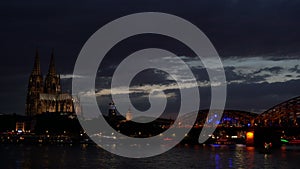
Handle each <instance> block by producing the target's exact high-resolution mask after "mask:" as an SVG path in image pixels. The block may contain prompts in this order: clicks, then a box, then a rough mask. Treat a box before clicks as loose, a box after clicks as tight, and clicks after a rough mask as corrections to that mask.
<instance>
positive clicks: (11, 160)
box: [0, 145, 300, 169]
mask: <svg viewBox="0 0 300 169" xmlns="http://www.w3.org/2000/svg"><path fill="white" fill-rule="evenodd" d="M298 148H299V147H298ZM298 148H297V147H283V148H281V149H276V150H274V151H273V152H272V154H268V155H265V154H261V153H259V151H258V150H256V149H254V148H252V147H209V146H206V147H203V146H190V147H188V146H178V147H175V148H173V149H172V150H170V151H168V152H166V153H164V154H162V155H159V156H155V157H152V158H145V159H128V158H122V157H119V156H115V155H112V154H110V153H108V152H106V151H104V150H102V149H101V148H97V147H95V146H87V147H85V146H80V145H77V146H66V145H64V146H59V145H48V146H47V145H43V146H39V145H0V168H1V169H2V168H3V169H6V168H7V169H9V168H89V169H90V168H91V169H94V168H128V169H135V168H142V169H149V168H150V169H151V168H153V169H154V168H171V169H177V168H184V169H188V168H217V169H218V168H235V169H238V168H247V169H250V168H258V169H260V168H284V169H285V168H295V169H296V168H297V169H298V168H300V151H299V149H298Z"/></svg>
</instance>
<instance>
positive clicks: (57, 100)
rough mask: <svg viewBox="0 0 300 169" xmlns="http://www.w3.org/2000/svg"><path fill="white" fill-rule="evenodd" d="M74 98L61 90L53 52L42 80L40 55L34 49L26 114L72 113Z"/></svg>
mask: <svg viewBox="0 0 300 169" xmlns="http://www.w3.org/2000/svg"><path fill="white" fill-rule="evenodd" d="M74 100H76V98H73V97H72V96H71V95H70V94H68V93H63V92H62V89H61V84H60V75H58V74H57V73H56V70H55V63H54V54H53V52H52V54H51V59H50V64H49V70H48V73H47V75H46V78H45V81H44V79H43V75H42V73H41V68H40V57H39V54H38V51H36V56H35V61H34V67H33V70H32V72H31V75H30V77H29V83H28V89H27V99H26V110H25V112H26V115H27V116H30V117H31V116H35V115H38V114H43V113H56V112H57V113H74V112H75V111H74V104H73V101H74Z"/></svg>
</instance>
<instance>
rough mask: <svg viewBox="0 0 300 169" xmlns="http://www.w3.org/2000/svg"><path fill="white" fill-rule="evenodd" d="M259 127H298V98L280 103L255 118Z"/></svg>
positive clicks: (299, 101)
mask: <svg viewBox="0 0 300 169" xmlns="http://www.w3.org/2000/svg"><path fill="white" fill-rule="evenodd" d="M255 125H257V126H260V127H299V125H300V96H298V97H295V98H292V99H290V100H287V101H285V102H282V103H280V104H278V105H276V106H274V107H272V108H270V109H269V110H267V111H265V112H263V113H261V114H260V115H258V116H257V117H256V118H255Z"/></svg>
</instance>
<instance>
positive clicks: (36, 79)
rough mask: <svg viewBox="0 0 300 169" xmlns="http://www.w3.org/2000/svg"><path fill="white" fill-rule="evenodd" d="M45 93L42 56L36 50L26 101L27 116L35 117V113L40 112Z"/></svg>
mask: <svg viewBox="0 0 300 169" xmlns="http://www.w3.org/2000/svg"><path fill="white" fill-rule="evenodd" d="M42 92H43V76H42V74H41V67H40V56H39V53H38V50H36V54H35V60H34V66H33V70H32V72H31V75H30V77H29V83H28V91H27V99H26V110H25V112H26V115H27V116H33V115H34V113H36V112H40V111H41V110H40V109H39V97H40V93H42Z"/></svg>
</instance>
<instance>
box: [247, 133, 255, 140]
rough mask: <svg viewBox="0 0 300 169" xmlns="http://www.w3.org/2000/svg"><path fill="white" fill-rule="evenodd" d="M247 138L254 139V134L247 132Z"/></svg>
mask: <svg viewBox="0 0 300 169" xmlns="http://www.w3.org/2000/svg"><path fill="white" fill-rule="evenodd" d="M246 137H247V139H253V137H254V133H253V132H251V131H249V132H247V134H246Z"/></svg>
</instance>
